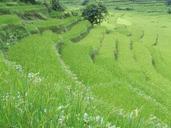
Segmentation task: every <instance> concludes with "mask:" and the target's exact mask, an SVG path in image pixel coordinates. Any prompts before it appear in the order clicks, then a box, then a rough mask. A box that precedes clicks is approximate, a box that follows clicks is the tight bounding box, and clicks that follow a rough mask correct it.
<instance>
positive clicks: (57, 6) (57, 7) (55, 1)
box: [51, 0, 64, 11]
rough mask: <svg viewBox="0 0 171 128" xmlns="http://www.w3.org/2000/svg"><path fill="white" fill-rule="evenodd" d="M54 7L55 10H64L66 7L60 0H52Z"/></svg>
mask: <svg viewBox="0 0 171 128" xmlns="http://www.w3.org/2000/svg"><path fill="white" fill-rule="evenodd" d="M51 4H52V9H53V10H55V11H64V7H63V6H62V5H61V4H60V2H59V0H52V2H51Z"/></svg>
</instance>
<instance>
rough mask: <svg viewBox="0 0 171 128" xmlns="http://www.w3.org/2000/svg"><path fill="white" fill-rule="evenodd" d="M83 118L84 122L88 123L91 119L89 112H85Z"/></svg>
mask: <svg viewBox="0 0 171 128" xmlns="http://www.w3.org/2000/svg"><path fill="white" fill-rule="evenodd" d="M83 120H84V122H86V123H87V122H88V121H89V116H88V114H87V113H84V115H83Z"/></svg>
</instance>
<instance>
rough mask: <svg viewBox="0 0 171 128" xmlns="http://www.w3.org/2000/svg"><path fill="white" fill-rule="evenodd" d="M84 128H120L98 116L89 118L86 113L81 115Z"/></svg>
mask: <svg viewBox="0 0 171 128" xmlns="http://www.w3.org/2000/svg"><path fill="white" fill-rule="evenodd" d="M83 121H84V127H88V128H94V127H99V128H100V127H105V128H120V127H117V126H116V125H114V124H112V123H111V122H108V121H105V119H104V118H103V117H102V116H100V115H97V116H91V115H89V114H88V113H84V115H83Z"/></svg>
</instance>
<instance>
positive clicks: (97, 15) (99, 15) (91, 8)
mask: <svg viewBox="0 0 171 128" xmlns="http://www.w3.org/2000/svg"><path fill="white" fill-rule="evenodd" d="M106 14H107V8H106V7H105V6H104V5H103V4H102V3H98V4H90V5H88V6H87V7H86V8H85V9H84V10H83V12H82V16H83V17H84V18H85V19H87V20H89V21H90V22H91V23H92V24H100V23H101V22H102V21H103V19H104V18H105V15H106Z"/></svg>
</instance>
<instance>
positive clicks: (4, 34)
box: [0, 25, 28, 50]
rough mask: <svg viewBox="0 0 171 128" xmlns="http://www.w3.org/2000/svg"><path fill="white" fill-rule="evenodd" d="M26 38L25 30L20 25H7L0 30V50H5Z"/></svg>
mask: <svg viewBox="0 0 171 128" xmlns="http://www.w3.org/2000/svg"><path fill="white" fill-rule="evenodd" d="M26 36H28V32H27V30H26V29H25V28H24V27H23V26H21V25H7V26H4V27H2V28H1V29H0V49H1V50H5V49H7V48H9V47H10V46H11V45H12V44H14V43H15V42H16V41H17V40H20V39H22V38H24V37H26Z"/></svg>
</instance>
